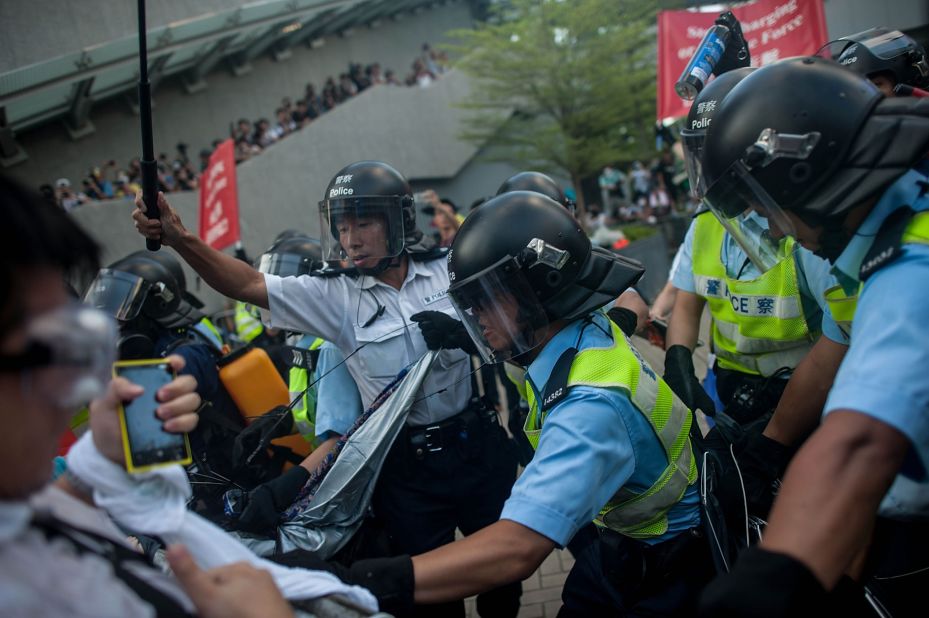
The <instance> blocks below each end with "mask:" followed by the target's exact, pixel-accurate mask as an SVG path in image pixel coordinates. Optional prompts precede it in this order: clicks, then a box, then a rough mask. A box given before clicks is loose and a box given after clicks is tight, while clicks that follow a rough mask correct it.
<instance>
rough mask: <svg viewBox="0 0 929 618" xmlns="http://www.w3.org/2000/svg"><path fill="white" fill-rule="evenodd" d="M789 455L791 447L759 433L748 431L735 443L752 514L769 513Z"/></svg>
mask: <svg viewBox="0 0 929 618" xmlns="http://www.w3.org/2000/svg"><path fill="white" fill-rule="evenodd" d="M790 455H791V449H790V448H789V447H787V446H784V445H783V444H781V443H780V442H778V441H776V440H772V439H771V438H768V437H767V436H765V435H764V434H762V433H760V432H752V433H747V434H745V436H744V437H743V439H742V440H740V441H739V442H738V443H737V444H736V445H735V456H736V460H737V461H738V462H739V470H740V471H741V472H742V481H743V483H744V484H745V497H746V499H747V500H748V511H749V513H751V514H752V515H758V516H759V517H766V516H767V514H768V511H770V510H771V505H772V504H773V503H774V498H775V496H776V495H777V486H778V479H780V478H781V476H782V475H783V474H784V470H786V469H787V464H788V462H789V461H790Z"/></svg>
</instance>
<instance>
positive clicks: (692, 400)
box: [664, 345, 716, 416]
mask: <svg viewBox="0 0 929 618" xmlns="http://www.w3.org/2000/svg"><path fill="white" fill-rule="evenodd" d="M664 381H665V382H667V384H668V386H670V387H671V390H672V391H674V394H675V395H677V396H678V397H680V399H681V401H683V402H684V405H686V406H687V407H688V408H690V409H691V410H700V411H702V412H703V413H704V414H706V415H707V416H713V415H714V414H716V406H715V405H714V404H713V400H712V399H711V398H710V396H709V395H707V394H706V391H705V390H703V387H702V386H700V381H699V380H697V374H696V373H695V372H694V359H693V352H691V351H690V350H688V349H687V348H686V347H685V346H682V345H672V346H671V347H670V348H668V351H667V352H665V357H664Z"/></svg>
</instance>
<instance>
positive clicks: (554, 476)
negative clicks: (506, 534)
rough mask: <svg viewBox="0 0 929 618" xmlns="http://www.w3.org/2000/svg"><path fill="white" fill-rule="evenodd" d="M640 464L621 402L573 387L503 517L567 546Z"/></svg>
mask: <svg viewBox="0 0 929 618" xmlns="http://www.w3.org/2000/svg"><path fill="white" fill-rule="evenodd" d="M623 403H624V404H625V405H627V406H630V407H631V404H629V403H628V402H626V401H624V402H623ZM635 465H636V461H635V455H634V451H633V447H632V443H631V441H630V439H629V432H628V430H627V428H626V424H625V422H624V420H623V417H622V414H621V413H620V411H619V410H617V408H616V402H613V401H611V400H610V399H608V398H607V396H606V395H604V394H603V393H602V392H598V390H597V389H592V388H587V387H575V388H572V389H571V392H570V393H569V395H568V396H567V397H565V399H564V400H563V401H562V402H561V403H559V404H558V405H557V406H555V407H554V408H553V409H552V411H551V412H550V413H549V415H548V417H547V418H546V420H545V425H544V429H543V431H542V434H541V439H540V440H539V447H538V449H537V450H536V452H535V455H534V456H533V458H532V461H531V462H530V463H529V466H528V467H527V468H526V470H525V471H524V472H523V473H522V475H520V477H519V480H517V481H516V484H515V485H514V486H513V490H512V492H511V493H510V498H509V499H508V500H507V501H506V504H504V506H503V512H502V513H501V515H500V518H501V519H509V520H512V521H515V522H517V523H519V524H522V525H524V526H526V527H527V528H530V529H532V530H534V531H536V532H538V533H539V534H541V535H543V536H545V537H547V538H549V539H551V540H552V541H554V542H555V543H557V544H558V545H561V546H564V545H565V544H566V543H567V542H568V541H569V540H571V537H573V536H574V533H575V532H577V530H578V529H579V528H580V527H581V526H583V525H584V524H586V523H588V522H590V521H592V520H593V518H594V517H595V516H596V514H597V512H598V511H599V510H600V507H602V506H603V505H604V504H606V503H607V501H609V499H610V498H611V497H612V496H613V495H614V494H615V493H616V492H617V491H618V490H619V488H620V487H622V486H623V485H624V484H625V483H626V481H627V480H629V478H630V477H631V476H632V473H633V471H634V470H635ZM569 470H570V471H571V472H570V473H566V472H567V471H569ZM579 479H583V482H578V480H579Z"/></svg>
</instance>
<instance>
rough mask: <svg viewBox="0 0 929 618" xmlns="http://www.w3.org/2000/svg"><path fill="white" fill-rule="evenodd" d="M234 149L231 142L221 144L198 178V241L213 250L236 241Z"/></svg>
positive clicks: (236, 200) (237, 219) (237, 206)
mask: <svg viewBox="0 0 929 618" xmlns="http://www.w3.org/2000/svg"><path fill="white" fill-rule="evenodd" d="M234 149H235V146H234V144H233V143H232V140H231V139H227V140H226V141H224V142H223V143H222V144H220V145H219V146H218V147H217V148H216V150H214V151H213V154H211V155H210V164H209V165H208V166H207V168H206V169H205V170H204V171H203V174H202V175H201V176H200V238H201V239H202V240H203V242H205V243H206V244H208V245H210V246H211V247H213V248H214V249H220V250H222V249H225V248H226V247H228V246H229V245H231V244H233V243H235V242H236V241H237V240H239V192H238V189H237V187H236V178H235V152H234Z"/></svg>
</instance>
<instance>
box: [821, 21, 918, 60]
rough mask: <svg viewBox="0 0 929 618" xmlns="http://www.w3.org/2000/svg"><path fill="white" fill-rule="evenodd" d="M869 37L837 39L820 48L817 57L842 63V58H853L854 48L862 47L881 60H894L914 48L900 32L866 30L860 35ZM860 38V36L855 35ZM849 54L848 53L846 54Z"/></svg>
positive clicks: (909, 40)
mask: <svg viewBox="0 0 929 618" xmlns="http://www.w3.org/2000/svg"><path fill="white" fill-rule="evenodd" d="M859 34H861V35H867V36H865V37H863V38H861V39H859V40H852V39H837V40H835V41H829V42H828V43H826V44H825V45H823V46H822V47H820V48H819V51H817V52H816V54H815V55H817V56H819V57H820V58H827V59H829V60H835V61H836V62H839V63H841V64H844V63H842V59H843V58H842V56H843V55H845V56H851V55H852V54H854V53H855V49H853V48H854V47H857V46H858V45H861V46H863V47H865V48H867V50H868V51H869V52H871V54H872V55H874V56H875V57H877V58H879V59H881V60H893V59H894V58H896V57H897V56H900V55H902V54H905V53H907V52H908V51H910V50H911V49H912V48H913V44H912V42H911V39H909V37H907V36H906V35H905V34H903V33H902V32H900V31H899V30H890V31H884V30H883V29H872V30H866V31H865V32H861V33H859ZM853 36H856V37H857V36H858V35H853ZM846 52H847V53H846Z"/></svg>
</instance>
